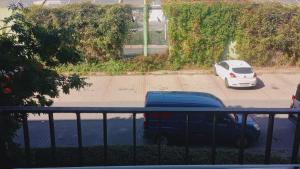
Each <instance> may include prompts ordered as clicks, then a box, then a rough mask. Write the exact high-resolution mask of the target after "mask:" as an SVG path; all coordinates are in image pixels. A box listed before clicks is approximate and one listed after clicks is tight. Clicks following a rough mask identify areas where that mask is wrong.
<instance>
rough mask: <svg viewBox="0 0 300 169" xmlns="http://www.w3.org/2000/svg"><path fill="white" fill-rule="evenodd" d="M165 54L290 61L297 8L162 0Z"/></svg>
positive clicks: (178, 58) (206, 60) (207, 60)
mask: <svg viewBox="0 0 300 169" xmlns="http://www.w3.org/2000/svg"><path fill="white" fill-rule="evenodd" d="M164 11H165V14H166V15H167V17H168V19H169V22H168V35H169V36H168V38H169V39H168V41H169V48H170V49H169V50H170V60H171V61H172V62H173V63H176V64H179V65H181V64H185V63H193V64H197V65H211V64H212V63H214V62H215V61H219V60H221V59H224V58H226V57H227V55H226V52H225V51H226V48H227V47H228V44H229V43H230V42H232V41H236V42H237V53H238V54H239V57H240V58H241V59H245V60H247V61H248V62H250V63H252V64H254V65H286V64H295V63H296V62H297V61H298V59H299V50H300V47H299V46H300V38H299V35H300V22H299V20H300V8H299V7H298V6H293V5H290V6H286V5H282V4H276V3H259V4H253V3H248V2H247V1H246V2H245V3H228V2H227V1H223V2H212V1H203V0H199V2H197V1H189V0H181V1H180V0H179V1H166V2H165V4H164Z"/></svg>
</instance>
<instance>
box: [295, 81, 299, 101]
mask: <svg viewBox="0 0 300 169" xmlns="http://www.w3.org/2000/svg"><path fill="white" fill-rule="evenodd" d="M296 99H297V100H299V101H300V84H299V85H298V86H297V91H296Z"/></svg>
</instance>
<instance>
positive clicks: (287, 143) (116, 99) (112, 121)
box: [16, 72, 300, 154]
mask: <svg viewBox="0 0 300 169" xmlns="http://www.w3.org/2000/svg"><path fill="white" fill-rule="evenodd" d="M258 77H259V84H258V86H257V87H256V88H255V89H227V88H225V85H224V81H222V80H221V79H220V78H218V77H216V76H214V75H211V74H201V73H193V72H192V73H191V72H190V73H181V74H172V75H163V74H157V75H155V74H153V75H130V76H94V77H89V80H88V81H89V82H91V83H92V84H93V85H92V86H90V87H88V88H85V89H83V90H81V91H72V92H71V93H70V95H62V96H61V97H60V98H58V99H55V105H54V106H143V104H144V98H145V94H146V92H147V91H150V90H152V91H153V90H160V91H166V90H168V91H170V90H171V91H175V90H176V91H201V92H208V93H211V94H214V95H216V96H217V97H219V98H220V99H221V100H222V101H223V102H224V103H225V104H226V106H228V107H244V108H246V107H264V108H272V107H273V108H284V107H289V105H290V103H291V96H292V95H293V94H294V92H295V88H296V85H297V84H298V82H299V77H300V73H271V74H268V73H259V74H258ZM253 117H254V118H255V120H256V121H257V122H258V123H259V125H260V126H261V129H262V133H261V136H260V138H259V141H258V142H257V143H256V144H255V145H254V146H253V147H252V148H250V149H251V150H255V151H262V152H263V151H264V147H265V140H266V128H267V121H268V117H266V116H264V115H254V116H253ZM54 118H55V120H56V121H55V132H56V142H57V145H58V146H76V145H77V135H76V121H75V114H74V115H73V114H59V115H58V114H55V115H54ZM82 119H83V120H82V130H83V145H84V146H91V145H98V144H102V143H103V141H102V140H103V137H102V120H101V119H102V115H101V114H82ZM108 119H109V121H108V143H109V144H131V143H132V120H131V115H129V114H128V115H120V114H114V115H108ZM137 119H138V121H137V127H138V129H137V139H138V140H137V141H138V144H144V139H143V137H142V135H143V127H142V124H143V117H142V115H138V117H137ZM48 125H49V124H48V121H47V116H34V115H30V117H29V130H30V139H31V145H32V146H33V147H47V146H49V145H50V139H49V128H48ZM21 131H22V130H20V131H19V132H18V135H17V137H16V141H17V142H19V143H20V144H21V145H23V141H22V132H21ZM293 133H294V125H293V124H292V123H291V122H290V121H289V120H288V119H287V116H286V115H281V116H276V120H275V126H274V135H273V146H272V148H273V150H274V151H277V152H281V153H288V154H289V153H290V151H291V147H292V140H293Z"/></svg>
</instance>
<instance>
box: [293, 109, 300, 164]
mask: <svg viewBox="0 0 300 169" xmlns="http://www.w3.org/2000/svg"><path fill="white" fill-rule="evenodd" d="M299 135H300V114H297V123H296V130H295V135H294V143H293V152H292V160H291V163H292V164H297V161H298V151H299V141H300V140H299Z"/></svg>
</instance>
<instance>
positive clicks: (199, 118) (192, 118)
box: [189, 114, 207, 123]
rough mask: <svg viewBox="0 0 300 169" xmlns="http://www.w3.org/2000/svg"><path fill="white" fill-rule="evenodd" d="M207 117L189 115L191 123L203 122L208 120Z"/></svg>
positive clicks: (203, 115)
mask: <svg viewBox="0 0 300 169" xmlns="http://www.w3.org/2000/svg"><path fill="white" fill-rule="evenodd" d="M206 116H207V115H205V114H191V115H189V121H190V122H194V123H196V122H202V121H205V120H207V118H206Z"/></svg>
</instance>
